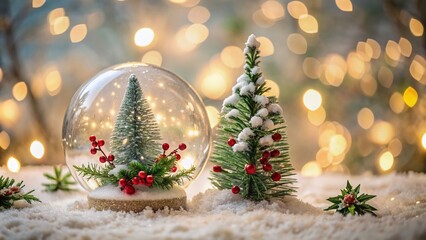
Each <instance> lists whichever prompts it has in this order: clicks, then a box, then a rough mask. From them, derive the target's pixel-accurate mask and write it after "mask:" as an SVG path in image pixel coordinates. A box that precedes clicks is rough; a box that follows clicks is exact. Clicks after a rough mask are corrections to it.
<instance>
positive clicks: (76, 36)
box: [70, 24, 87, 43]
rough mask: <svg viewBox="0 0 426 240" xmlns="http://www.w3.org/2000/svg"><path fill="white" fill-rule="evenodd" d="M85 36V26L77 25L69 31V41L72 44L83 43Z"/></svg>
mask: <svg viewBox="0 0 426 240" xmlns="http://www.w3.org/2000/svg"><path fill="white" fill-rule="evenodd" d="M86 35H87V26H86V24H77V25H75V26H74V27H73V28H72V29H71V31H70V40H71V42H72V43H78V42H81V41H83V39H84V38H85V37H86Z"/></svg>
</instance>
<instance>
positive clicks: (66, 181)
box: [43, 166, 76, 192]
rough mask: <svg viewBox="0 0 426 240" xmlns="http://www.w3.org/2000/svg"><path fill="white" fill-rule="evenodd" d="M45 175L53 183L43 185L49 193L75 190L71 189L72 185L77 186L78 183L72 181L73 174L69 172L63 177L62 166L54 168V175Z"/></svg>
mask: <svg viewBox="0 0 426 240" xmlns="http://www.w3.org/2000/svg"><path fill="white" fill-rule="evenodd" d="M43 175H44V176H45V177H46V178H47V179H48V180H50V181H51V182H49V183H43V186H44V187H45V190H46V191H48V192H56V191H72V190H75V189H72V188H71V186H72V185H75V184H76V182H75V181H74V180H73V179H72V175H71V173H70V172H68V173H66V174H64V175H62V167H61V166H54V167H53V174H49V173H44V174H43Z"/></svg>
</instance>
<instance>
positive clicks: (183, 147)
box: [179, 143, 186, 151]
mask: <svg viewBox="0 0 426 240" xmlns="http://www.w3.org/2000/svg"><path fill="white" fill-rule="evenodd" d="M179 149H180V150H181V151H183V150H185V149H186V144H185V143H181V144H179Z"/></svg>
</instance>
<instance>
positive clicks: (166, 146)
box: [156, 143, 186, 172]
mask: <svg viewBox="0 0 426 240" xmlns="http://www.w3.org/2000/svg"><path fill="white" fill-rule="evenodd" d="M161 147H162V148H163V153H162V154H160V156H158V158H157V160H156V162H159V161H160V160H161V159H163V158H168V157H170V156H172V155H174V156H175V158H176V161H179V160H180V159H181V158H182V156H181V155H180V154H179V153H178V150H181V151H183V150H185V149H186V144H185V143H181V144H179V146H178V147H177V148H176V149H174V150H173V151H171V152H170V153H169V154H168V155H166V151H167V150H169V148H170V145H169V144H168V143H163V145H162V146H161ZM176 171H177V167H176V166H173V167H172V168H170V172H176Z"/></svg>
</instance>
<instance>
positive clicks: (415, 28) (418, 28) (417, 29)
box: [410, 18, 424, 37]
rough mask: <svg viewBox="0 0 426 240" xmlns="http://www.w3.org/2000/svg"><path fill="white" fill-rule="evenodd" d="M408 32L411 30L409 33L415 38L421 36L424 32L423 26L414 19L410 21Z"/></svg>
mask: <svg viewBox="0 0 426 240" xmlns="http://www.w3.org/2000/svg"><path fill="white" fill-rule="evenodd" d="M410 30H411V33H412V34H413V35H414V36H416V37H421V36H423V31H424V27H423V24H422V23H421V22H420V21H419V20H417V19H415V18H411V19H410Z"/></svg>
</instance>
